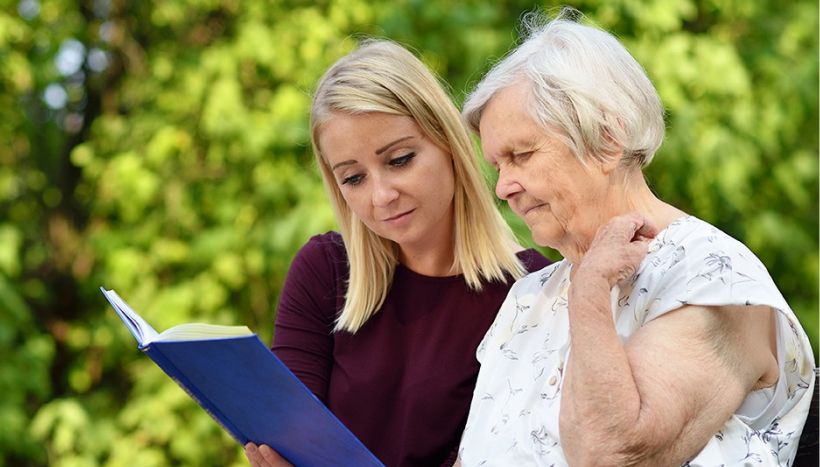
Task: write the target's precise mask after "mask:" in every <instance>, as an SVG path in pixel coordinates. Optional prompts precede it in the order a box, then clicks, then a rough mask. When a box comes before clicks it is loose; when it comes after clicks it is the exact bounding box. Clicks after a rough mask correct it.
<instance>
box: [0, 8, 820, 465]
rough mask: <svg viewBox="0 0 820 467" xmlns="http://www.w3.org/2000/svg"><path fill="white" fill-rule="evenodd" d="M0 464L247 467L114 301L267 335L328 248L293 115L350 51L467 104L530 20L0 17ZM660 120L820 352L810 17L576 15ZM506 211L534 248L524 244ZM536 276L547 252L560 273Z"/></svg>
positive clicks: (702, 210)
mask: <svg viewBox="0 0 820 467" xmlns="http://www.w3.org/2000/svg"><path fill="white" fill-rule="evenodd" d="M0 5H2V8H0V141H2V142H3V144H2V145H0V393H2V394H3V396H2V397H1V398H0V465H9V466H11V465H14V466H20V465H22V466H25V465H46V464H48V465H53V466H63V467H74V466H96V465H106V466H126V465H128V466H131V465H139V466H163V465H197V466H199V465H242V464H244V457H243V456H242V453H241V450H240V449H239V447H238V446H236V445H235V444H234V443H233V442H232V440H231V439H230V438H229V437H228V436H227V435H226V434H225V433H223V432H222V430H221V429H220V428H219V426H218V425H217V424H216V423H215V422H213V421H212V420H211V419H210V418H209V417H208V416H207V415H206V414H205V412H204V411H202V410H200V409H199V408H198V407H197V406H196V405H195V404H194V403H193V402H192V401H191V400H190V399H189V398H188V396H187V395H185V394H184V393H183V392H182V391H181V390H180V389H179V388H177V387H176V386H175V385H174V383H173V382H172V381H171V380H170V379H169V378H167V377H165V375H164V374H162V373H161V372H160V370H159V369H158V368H156V367H155V366H154V365H153V363H151V361H150V360H149V359H147V358H145V357H144V356H142V355H141V354H140V353H139V352H138V351H137V350H136V349H135V345H134V342H133V340H132V338H131V336H130V335H129V334H128V333H127V331H126V330H125V328H124V327H123V326H122V324H121V323H120V322H119V320H118V318H117V317H116V316H115V315H114V313H113V312H112V311H111V310H110V309H109V308H108V306H107V305H106V303H105V301H104V299H103V297H102V295H101V294H100V293H99V291H98V289H97V288H98V287H99V286H100V285H104V286H106V287H109V288H115V289H117V290H118V291H119V292H120V293H121V294H122V295H123V296H124V298H125V299H126V300H128V301H129V302H130V303H131V304H132V305H133V306H134V307H135V308H136V309H138V310H141V312H142V313H143V314H144V316H145V317H146V318H147V320H148V321H149V322H151V323H153V324H154V325H155V327H157V328H158V329H165V328H167V327H170V326H172V325H174V324H178V323H182V322H189V321H204V322H212V323H227V324H248V325H249V326H251V327H252V328H253V329H254V330H256V331H257V332H258V333H259V334H260V335H261V336H262V338H263V339H266V340H268V341H269V340H270V336H271V333H272V325H273V318H274V310H275V303H276V300H277V295H278V292H279V289H280V287H281V283H282V280H283V277H284V275H285V273H286V270H287V266H288V264H289V261H290V259H291V257H292V255H293V253H294V252H295V250H296V249H297V248H298V247H299V246H300V245H301V244H302V243H303V242H304V241H305V240H306V239H307V238H308V237H309V236H310V235H311V234H314V233H318V232H323V231H325V230H328V229H331V228H333V227H334V221H333V218H332V214H331V211H330V208H329V206H328V203H327V201H326V199H325V195H324V191H323V189H322V187H321V184H320V180H319V176H318V174H317V171H316V170H315V168H314V167H313V165H312V162H311V154H310V148H309V142H308V132H307V115H308V105H309V99H310V92H311V90H312V87H313V85H314V83H315V82H316V80H317V78H318V77H319V75H320V74H321V73H322V71H323V70H324V69H325V68H326V67H327V66H328V65H330V64H331V63H332V62H333V61H334V60H335V59H336V58H338V57H339V56H341V55H342V54H344V53H345V52H347V51H349V50H351V49H352V48H353V47H354V45H355V39H356V37H359V36H361V35H377V36H388V37H391V38H394V39H396V40H398V41H400V42H403V43H405V44H407V45H410V46H411V47H413V48H414V49H415V50H416V51H418V52H419V54H420V55H421V56H422V57H423V59H424V60H425V62H426V63H428V64H429V65H430V66H431V67H432V68H433V69H435V70H436V71H437V72H438V73H439V74H440V75H441V76H442V77H443V79H444V80H446V81H447V82H448V83H450V86H451V89H452V92H453V95H454V97H455V99H456V100H457V101H459V102H460V101H461V100H462V99H463V96H464V92H465V90H466V89H469V87H470V85H471V84H473V83H474V82H475V81H476V80H477V79H478V78H479V77H480V76H481V74H482V72H483V71H484V70H486V69H487V67H488V66H489V64H490V63H491V61H492V60H493V59H497V58H498V57H499V56H501V55H502V54H503V53H504V52H505V51H507V50H508V49H509V48H510V47H511V46H512V45H513V44H514V43H515V40H516V37H517V34H516V32H515V28H516V22H517V19H518V18H519V17H520V15H521V14H522V12H525V11H529V10H532V9H533V8H534V7H536V6H540V7H542V8H546V9H549V8H553V7H555V6H557V4H552V3H549V2H547V3H542V4H540V5H535V4H532V3H530V2H523V1H492V2H490V1H485V2H478V1H465V2H449V1H445V0H435V1H432V0H425V1H421V0H367V1H366V0H325V1H318V2H307V1H296V0H293V1H287V0H280V1H273V2H266V1H261V0H245V1H239V0H177V1H166V0H162V1H159V0H143V1H127V0H117V1H113V0H93V1H91V0H88V1H83V2H75V1H68V0H23V1H9V0H5V1H0ZM573 5H574V6H576V7H578V8H580V9H581V10H582V11H584V12H585V13H586V14H587V15H588V16H589V17H590V18H591V19H592V20H593V21H594V22H596V23H597V24H599V25H600V26H602V27H604V28H607V29H609V30H611V31H613V32H615V33H616V34H617V35H618V36H619V37H620V38H621V39H622V40H623V41H624V42H625V43H626V45H627V46H628V48H629V49H630V50H631V51H632V52H633V53H634V54H635V55H636V56H637V58H638V59H639V61H640V62H641V63H642V64H643V65H644V66H645V67H646V69H647V71H648V72H649V75H650V76H651V77H652V79H653V80H654V82H655V83H656V85H657V87H658V89H659V91H660V93H661V96H662V98H663V101H664V103H665V106H666V108H667V110H668V118H667V120H668V128H669V131H668V136H667V139H666V142H665V144H664V146H663V148H662V150H661V152H660V153H659V155H658V156H657V158H656V160H655V162H654V163H653V165H652V166H651V167H650V169H649V170H648V176H649V178H650V180H651V182H652V186H653V187H654V189H655V190H656V191H657V193H659V194H660V195H661V197H663V198H664V199H666V200H667V201H669V202H671V203H673V204H675V205H677V206H679V207H681V208H682V209H684V210H686V211H688V212H690V213H693V214H695V215H697V216H699V217H701V218H703V219H705V220H708V221H711V222H713V223H715V224H716V225H718V226H720V227H721V228H722V229H724V230H725V231H727V232H728V233H730V234H732V235H734V236H736V237H738V238H740V239H742V240H743V241H744V242H746V243H747V244H748V245H749V247H750V248H751V249H752V250H754V251H755V252H756V253H757V254H758V255H759V256H760V257H761V259H762V260H763V262H764V263H765V264H767V266H768V267H769V268H770V270H771V272H772V275H773V276H774V278H775V280H776V281H777V283H778V285H779V286H780V287H781V290H782V291H783V293H784V295H785V296H786V297H787V299H788V300H789V302H790V303H791V304H792V306H793V307H794V309H795V310H796V312H797V313H798V315H799V316H800V319H801V321H802V322H803V323H804V325H805V327H806V328H807V329H808V330H809V332H810V334H811V336H812V342H813V345H814V348H815V352H816V349H817V335H818V331H817V328H818V316H817V315H818V313H817V307H818V239H817V234H818V5H817V2H815V1H812V0H799V1H793V2H781V1H776V0H757V1H753V2H741V1H734V0H680V1H675V0H647V1H637V0H584V1H578V2H574V3H573ZM507 216H508V218H509V220H510V222H511V223H513V224H514V225H515V227H516V229H517V231H518V232H519V233H520V234H521V237H522V241H524V242H529V235H528V234H527V233H526V229H524V228H523V225H521V223H520V222H518V221H517V220H516V219H514V218H513V217H512V216H509V213H507ZM549 254H550V255H552V256H553V257H556V256H555V255H554V252H549Z"/></svg>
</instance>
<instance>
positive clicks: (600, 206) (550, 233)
mask: <svg viewBox="0 0 820 467" xmlns="http://www.w3.org/2000/svg"><path fill="white" fill-rule="evenodd" d="M528 99H529V94H528V91H527V88H526V87H525V86H524V85H522V84H516V85H513V86H510V87H508V88H505V89H503V90H502V91H500V92H499V93H497V94H496V95H495V96H494V97H493V98H492V99H491V100H490V102H489V104H488V105H487V107H486V108H485V109H484V111H483V112H482V114H481V122H480V124H479V127H480V128H479V129H480V132H481V145H482V147H483V149H484V157H485V158H486V159H487V161H488V162H489V163H490V164H492V165H493V166H494V167H495V168H496V169H497V170H498V182H497V184H496V190H495V191H496V194H497V195H498V197H499V198H502V199H505V200H507V202H508V203H509V205H510V208H512V210H513V211H514V212H515V213H516V214H517V215H519V216H520V217H521V218H523V219H524V221H525V222H526V223H527V226H528V227H529V229H530V231H531V232H532V236H533V240H534V241H535V242H536V243H537V244H539V245H542V246H548V247H551V248H555V249H557V250H559V251H560V252H561V253H562V254H563V255H564V256H567V255H568V254H573V253H576V252H578V250H579V249H580V251H585V249H586V247H587V246H588V245H589V243H590V242H591V241H592V238H593V237H594V235H595V232H596V231H597V228H598V226H599V225H600V221H601V220H602V216H603V214H604V212H605V207H604V203H603V202H604V201H605V198H606V186H607V184H608V182H607V178H606V175H605V174H604V172H603V170H601V169H600V168H599V167H597V166H596V165H595V164H592V163H591V164H589V168H587V167H585V166H584V165H582V164H581V163H580V161H578V159H577V158H576V157H575V156H574V155H573V154H572V152H571V151H570V150H569V148H567V146H566V145H564V144H563V143H562V142H561V141H560V140H559V139H558V138H556V137H555V136H553V135H551V134H550V133H549V132H547V131H545V130H544V129H543V128H542V127H541V126H540V125H538V124H537V123H536V122H535V121H534V120H533V119H532V118H531V117H530V115H529V113H528V112H527V110H526V109H527V107H526V106H527V101H528Z"/></svg>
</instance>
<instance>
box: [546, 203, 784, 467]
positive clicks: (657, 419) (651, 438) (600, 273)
mask: <svg viewBox="0 0 820 467" xmlns="http://www.w3.org/2000/svg"><path fill="white" fill-rule="evenodd" d="M651 236H654V229H653V228H652V227H651V226H648V225H645V223H644V221H643V219H642V218H641V217H640V216H637V215H630V216H623V217H621V218H616V219H615V220H614V221H613V222H612V223H610V224H609V225H608V226H607V227H605V228H603V229H602V230H601V232H599V234H598V236H597V237H596V240H595V241H594V242H593V245H592V246H591V248H590V250H589V251H588V252H587V254H586V255H585V256H584V259H583V260H582V262H581V264H580V265H578V267H577V268H576V271H575V275H574V277H573V281H572V284H573V285H572V288H571V289H570V296H569V309H570V340H571V348H572V351H571V353H570V357H569V360H568V362H567V370H566V376H565V382H564V388H563V396H562V401H561V415H560V420H559V421H560V429H561V440H562V447H563V449H564V453H565V455H566V457H567V460H568V461H569V462H570V464H573V465H591V464H596V465H679V464H681V463H683V462H684V461H686V460H687V459H689V458H691V457H692V456H693V455H694V454H696V453H697V452H698V451H699V450H700V449H701V448H702V447H703V445H704V444H705V443H706V442H707V441H708V440H709V438H710V437H711V436H712V435H713V434H714V433H716V432H717V431H718V430H719V429H720V427H721V426H722V425H723V423H724V422H725V421H726V419H727V418H728V417H729V416H730V415H731V414H732V413H733V412H734V411H735V410H736V408H737V407H738V406H739V405H740V404H741V402H742V401H743V399H744V397H745V396H746V394H748V392H749V391H750V390H751V389H753V388H754V387H756V386H765V385H769V384H773V383H774V381H775V379H776V375H777V364H776V360H775V357H774V353H773V350H774V346H773V342H772V339H771V335H772V326H773V324H772V317H771V314H772V312H771V310H770V309H768V308H766V307H756V308H755V309H747V310H739V309H736V308H739V307H723V308H704V307H695V306H685V307H682V308H680V309H678V310H675V311H673V312H669V313H667V314H665V315H664V316H662V317H660V318H658V319H655V320H653V321H652V322H650V323H648V324H647V325H645V326H644V327H642V328H641V329H640V330H639V331H638V332H637V333H636V334H634V335H633V336H632V337H631V338H630V339H629V340H628V341H627V342H626V344H622V343H621V341H620V339H619V337H618V336H617V334H616V331H615V326H614V323H613V321H612V310H611V298H610V297H611V294H610V290H611V288H612V287H613V286H614V285H615V284H616V283H617V282H618V281H619V280H622V279H625V278H627V277H629V276H631V275H632V273H634V271H635V268H636V267H637V265H638V264H639V263H640V261H641V260H642V259H643V257H644V256H645V254H646V246H647V241H646V240H645V238H648V237H651ZM761 343H768V344H769V345H761Z"/></svg>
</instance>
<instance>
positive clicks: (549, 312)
mask: <svg viewBox="0 0 820 467" xmlns="http://www.w3.org/2000/svg"><path fill="white" fill-rule="evenodd" d="M464 114H465V117H466V119H467V121H468V122H469V123H470V124H471V126H472V128H473V130H475V131H477V132H478V133H479V136H480V138H481V144H482V147H483V150H484V157H485V158H486V159H487V161H488V162H489V163H490V164H491V165H492V166H493V167H495V168H496V169H497V171H498V182H497V184H496V194H497V195H498V196H499V197H500V198H502V199H505V200H506V201H507V202H508V203H509V205H510V207H511V208H512V210H513V211H514V212H515V213H516V214H518V215H519V216H521V217H522V218H523V220H524V221H525V222H526V224H527V226H528V227H529V229H530V231H531V232H532V236H533V239H534V240H535V241H536V243H538V244H540V245H543V246H548V247H551V248H554V249H557V250H558V251H559V252H560V253H561V254H562V255H563V257H564V260H563V261H561V262H559V263H556V264H554V265H551V266H549V267H547V268H545V269H543V270H541V271H540V272H537V273H533V274H530V275H529V276H527V277H525V278H523V279H521V280H520V281H518V282H517V283H516V284H515V286H514V287H513V288H512V289H511V291H510V295H509V297H508V299H507V300H506V301H505V302H504V305H503V306H502V309H501V311H500V312H499V314H498V317H497V318H496V321H495V323H494V324H493V326H492V328H491V329H490V330H489V331H488V333H487V334H486V336H485V337H484V340H483V341H482V343H481V345H480V347H479V349H478V353H477V355H478V358H479V360H480V362H481V364H482V368H481V372H480V373H479V378H478V383H477V385H476V389H475V392H474V397H473V401H472V406H471V409H470V415H469V419H468V421H467V428H466V429H465V432H464V436H463V438H462V443H461V449H460V459H461V463H462V464H463V465H464V466H465V467H468V466H475V465H483V464H486V465H523V464H538V465H565V464H572V465H636V464H641V465H681V464H684V463H686V462H690V463H691V465H740V464H744V463H747V462H749V461H750V460H754V461H755V462H757V463H762V464H764V465H782V464H786V463H789V462H790V459H793V457H794V452H795V448H796V446H797V439H798V438H799V436H800V431H801V429H802V426H803V423H804V422H805V419H806V414H807V412H808V405H809V402H810V399H811V392H812V391H811V387H812V385H813V384H814V378H813V374H812V369H813V367H814V360H813V356H812V352H811V349H810V346H809V343H808V339H807V337H806V335H805V333H804V332H803V330H802V328H801V327H800V323H799V322H798V321H797V318H796V317H795V315H794V313H793V312H792V310H791V309H790V307H789V305H788V304H787V303H786V301H785V300H784V299H783V297H782V296H781V294H780V292H779V291H778V290H777V287H776V286H775V284H774V282H773V281H772V279H771V277H770V276H769V274H768V272H767V271H766V270H765V268H764V267H763V266H762V265H761V263H760V261H759V260H758V259H757V258H756V257H755V255H754V254H753V253H752V252H751V251H750V250H749V249H748V248H746V247H745V246H744V245H743V244H741V243H740V242H738V241H737V240H735V239H733V238H731V237H730V236H728V235H726V234H725V233H723V232H721V231H720V230H718V229H717V228H715V227H713V226H711V225H709V224H708V223H706V222H704V221H702V220H700V219H698V218H696V217H693V216H691V215H689V214H687V213H685V212H683V211H681V210H680V209H678V208H676V207H674V206H672V205H670V204H668V203H666V202H664V201H663V200H661V199H659V198H658V197H656V196H655V194H654V193H653V192H652V190H650V188H649V187H648V185H647V183H646V181H645V179H644V176H643V172H642V169H643V167H645V166H646V165H647V164H649V163H650V162H651V161H652V158H653V157H654V155H655V152H656V151H657V150H658V148H659V147H660V146H661V143H662V140H663V133H664V121H663V109H662V106H661V103H660V99H659V98H658V96H657V93H656V91H655V89H654V87H653V86H652V83H651V82H650V81H649V79H648V78H647V76H646V74H645V72H644V71H643V69H642V68H641V66H640V65H639V64H638V63H637V62H636V61H635V60H634V58H633V57H632V56H631V55H630V54H629V53H628V52H627V51H626V49H625V48H624V47H623V46H622V45H621V44H620V43H619V42H618V41H617V40H616V39H615V38H614V37H613V36H612V35H610V34H608V33H606V32H604V31H601V30H599V29H595V28H593V27H589V26H584V25H581V24H578V23H575V22H572V21H568V20H565V19H561V18H559V19H556V20H553V21H552V22H549V23H547V24H546V25H545V26H540V27H536V28H534V29H533V30H532V31H531V33H530V36H529V38H528V39H527V40H526V41H525V42H524V43H522V44H521V45H520V46H519V47H518V48H517V49H516V50H515V51H513V53H511V54H510V55H509V56H508V57H507V58H506V59H504V60H503V61H501V62H500V63H498V64H497V65H496V66H495V67H494V68H493V69H492V70H491V71H490V72H489V73H488V74H487V76H485V77H484V79H483V80H482V81H481V83H479V85H478V86H477V88H476V89H475V91H473V93H472V94H471V95H470V96H469V97H468V99H467V101H466V103H465V107H464ZM570 350H571V351H570ZM778 355H793V356H794V358H793V359H792V360H791V361H790V362H787V361H784V360H783V359H778Z"/></svg>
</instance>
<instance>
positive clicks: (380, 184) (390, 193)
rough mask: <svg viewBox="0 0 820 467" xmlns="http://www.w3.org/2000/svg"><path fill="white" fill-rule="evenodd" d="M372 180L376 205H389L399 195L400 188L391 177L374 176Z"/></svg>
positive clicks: (374, 203)
mask: <svg viewBox="0 0 820 467" xmlns="http://www.w3.org/2000/svg"><path fill="white" fill-rule="evenodd" d="M372 180H373V184H372V188H373V205H374V206H378V207H385V206H388V205H389V204H390V203H392V202H393V201H395V200H396V198H398V197H399V192H398V190H397V189H396V187H395V186H394V184H393V183H392V182H391V181H390V180H389V179H386V178H385V177H373V178H372Z"/></svg>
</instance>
